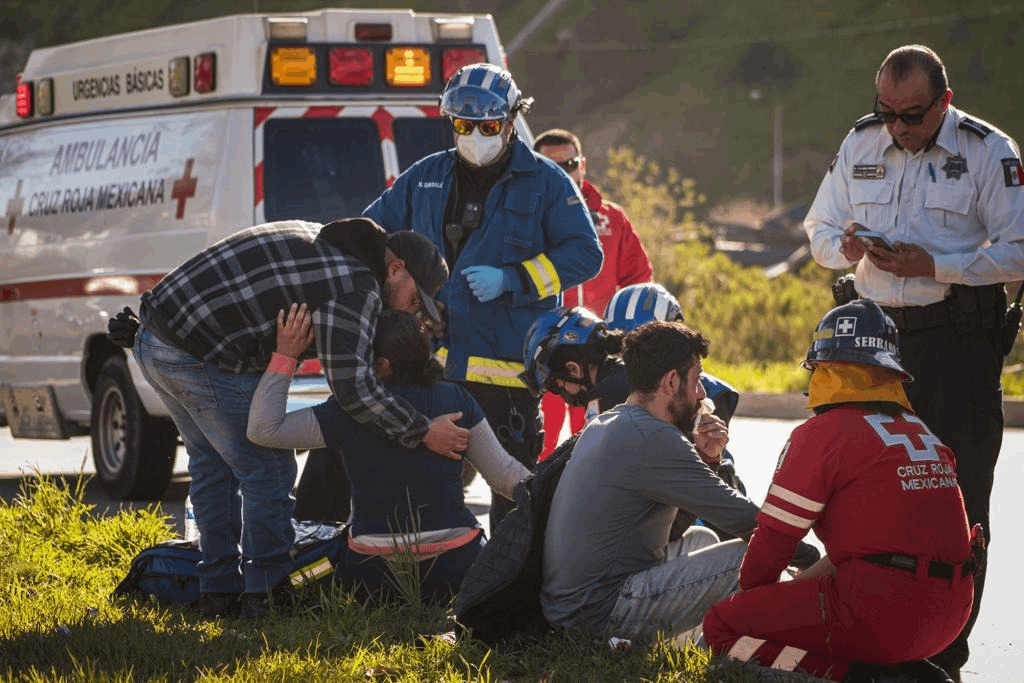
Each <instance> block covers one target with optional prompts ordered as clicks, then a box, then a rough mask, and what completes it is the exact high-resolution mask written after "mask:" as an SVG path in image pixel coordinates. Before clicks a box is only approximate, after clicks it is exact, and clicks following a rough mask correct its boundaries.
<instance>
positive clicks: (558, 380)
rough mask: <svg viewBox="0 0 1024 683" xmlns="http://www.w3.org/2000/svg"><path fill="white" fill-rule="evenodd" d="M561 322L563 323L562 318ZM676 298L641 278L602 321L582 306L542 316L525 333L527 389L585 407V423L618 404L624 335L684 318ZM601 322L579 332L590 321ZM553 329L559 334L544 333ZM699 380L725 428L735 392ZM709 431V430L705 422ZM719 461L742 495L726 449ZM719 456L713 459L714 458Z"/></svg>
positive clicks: (623, 385) (624, 385)
mask: <svg viewBox="0 0 1024 683" xmlns="http://www.w3.org/2000/svg"><path fill="white" fill-rule="evenodd" d="M562 316H564V317H565V321H564V322H561V321H560V320H559V318H560V317H562ZM683 317H684V316H683V310H682V307H681V306H680V305H679V301H678V300H677V299H676V298H675V297H674V296H673V295H672V294H671V293H670V292H669V291H668V290H667V289H665V287H664V286H662V285H660V284H657V283H654V282H645V283H639V284H633V285H628V286H626V287H623V288H622V289H620V290H619V291H618V292H616V293H615V295H614V296H613V297H612V298H611V300H610V301H609V302H608V308H607V310H606V311H605V317H604V320H601V319H600V318H598V317H597V316H596V315H594V314H593V313H591V312H590V311H587V310H586V309H583V308H580V307H574V308H571V309H563V310H562V311H561V312H551V313H548V314H545V315H544V316H542V317H541V318H538V320H537V321H536V322H535V323H534V326H533V327H532V328H531V331H530V334H528V335H527V337H526V341H525V345H524V349H523V356H524V359H525V360H524V362H525V364H526V366H527V371H526V375H525V377H526V380H527V382H528V384H529V386H530V388H531V390H533V391H535V392H536V393H538V394H540V393H543V392H545V391H548V392H551V393H555V394H558V395H559V396H561V397H562V398H563V400H565V402H566V403H568V404H569V405H571V406H573V405H580V406H586V409H587V410H586V422H590V421H591V420H593V419H594V418H595V417H596V416H597V415H599V414H601V413H603V412H605V411H606V410H608V409H610V408H612V407H614V406H616V405H618V404H619V403H622V402H623V401H624V400H626V397H627V396H628V395H629V391H630V388H629V384H628V382H627V381H626V371H625V366H624V365H623V363H622V359H621V358H619V356H618V354H619V351H620V350H621V347H622V335H624V334H625V333H627V332H631V331H632V330H634V329H636V328H637V327H639V326H640V325H643V324H644V323H648V322H651V321H654V320H660V321H663V322H682V321H683ZM591 318H592V319H594V320H597V321H599V323H600V324H598V323H593V324H590V325H588V326H587V327H586V329H588V330H590V329H592V330H593V331H592V332H590V333H588V334H586V335H584V334H581V333H579V331H578V330H579V328H581V327H582V326H583V325H584V324H585V323H587V322H588V321H589V320H590V319H591ZM551 328H557V329H559V330H561V331H562V332H561V333H560V334H557V335H552V334H550V333H547V332H545V331H546V330H548V329H551ZM700 379H701V384H703V385H704V390H705V392H706V393H707V395H708V398H709V399H711V402H712V403H713V404H714V411H713V414H714V415H716V416H718V417H719V418H721V419H722V421H723V422H724V423H725V425H726V427H728V424H729V421H730V420H731V419H732V415H733V413H734V412H735V410H736V405H737V404H738V403H739V392H738V391H736V389H735V388H733V387H732V386H731V385H730V384H728V383H727V382H725V381H724V380H721V379H719V378H717V377H715V376H713V375H709V374H707V373H704V372H702V373H701V377H700ZM706 428H707V429H713V428H714V426H713V422H709V423H708V424H707V426H706ZM718 455H720V457H721V459H720V461H719V462H717V465H716V467H717V471H718V474H719V476H720V477H722V479H723V480H725V481H726V482H727V483H728V484H729V485H730V486H732V487H733V488H735V489H737V490H739V491H740V492H742V493H745V492H746V487H745V486H744V485H743V482H742V481H741V480H740V478H739V477H738V476H737V475H736V465H735V460H734V459H733V456H732V454H731V453H730V452H729V451H728V449H723V450H722V451H721V453H720V454H718ZM716 459H717V458H716Z"/></svg>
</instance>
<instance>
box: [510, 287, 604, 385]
mask: <svg viewBox="0 0 1024 683" xmlns="http://www.w3.org/2000/svg"><path fill="white" fill-rule="evenodd" d="M607 329H608V328H607V326H606V325H605V323H604V321H603V320H601V319H600V318H598V317H597V315H596V314H595V313H593V312H592V311H589V310H587V309H586V308H583V307H582V306H573V307H572V308H565V307H563V308H556V309H555V310H553V311H548V312H547V313H544V314H543V315H541V316H540V317H539V318H537V319H536V320H535V321H534V322H533V325H531V326H530V331H529V332H527V333H526V343H525V344H523V365H524V366H525V367H526V369H525V370H524V371H523V372H522V373H521V374H520V375H519V379H521V380H522V381H523V383H524V384H525V385H526V387H527V388H528V389H529V390H530V391H531V392H533V395H534V396H540V395H541V394H542V393H544V392H545V391H547V390H548V388H549V385H550V382H551V380H553V379H559V378H562V379H569V380H571V381H574V382H579V381H580V380H579V379H575V378H571V377H565V376H563V375H562V374H561V369H557V370H555V369H552V367H551V364H550V363H551V355H552V354H553V353H554V352H555V350H556V349H558V348H560V347H563V346H586V345H587V344H590V343H593V342H595V341H598V340H600V339H601V338H603V337H604V335H605V333H606V331H607Z"/></svg>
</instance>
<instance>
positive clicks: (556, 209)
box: [363, 63, 603, 529]
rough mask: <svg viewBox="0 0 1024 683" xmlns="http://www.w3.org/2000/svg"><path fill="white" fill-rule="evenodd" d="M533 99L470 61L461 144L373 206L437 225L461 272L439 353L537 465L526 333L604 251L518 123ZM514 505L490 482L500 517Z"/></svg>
mask: <svg viewBox="0 0 1024 683" xmlns="http://www.w3.org/2000/svg"><path fill="white" fill-rule="evenodd" d="M531 104H532V99H531V98H526V97H523V95H522V92H521V91H520V89H519V87H518V86H517V85H516V82H515V80H514V79H513V78H512V75H511V74H510V73H509V72H508V71H507V70H506V69H503V68H501V67H498V66H495V65H494V64H485V63H481V64H471V65H468V66H464V67H462V68H461V69H459V70H458V71H457V72H456V73H455V74H454V75H453V76H452V77H451V79H449V81H448V83H447V85H446V86H445V89H444V91H443V93H442V95H441V101H440V111H441V114H442V116H445V117H447V118H448V119H449V120H450V122H451V125H452V129H453V130H454V132H455V148H454V149H450V150H446V151H442V152H438V153H435V154H432V155H430V156H427V157H425V158H423V159H421V160H420V161H418V162H416V163H415V164H413V165H412V166H410V167H409V168H408V169H407V170H406V171H404V172H403V173H402V174H401V175H399V176H398V178H396V179H395V182H394V184H393V185H392V186H391V187H390V188H389V189H387V190H385V191H384V193H383V194H382V195H381V196H380V197H378V198H377V199H376V200H375V201H374V202H373V203H372V204H371V205H370V206H369V207H367V209H366V210H365V211H364V212H363V215H364V216H367V217H370V218H372V219H373V220H375V221H376V222H377V223H379V224H380V225H382V226H384V228H385V229H386V230H388V231H398V230H415V231H417V232H419V233H421V234H423V235H425V236H427V237H428V238H429V239H430V240H431V241H432V242H434V244H436V245H437V247H438V248H439V249H440V250H441V251H442V253H443V254H444V255H445V258H446V260H447V262H448V264H449V266H450V268H451V272H452V273H453V277H452V278H451V279H450V280H449V281H448V282H447V283H446V285H445V286H444V287H442V288H441V290H440V291H439V292H438V298H439V299H440V301H441V303H442V304H443V309H444V310H445V314H446V317H447V320H446V325H445V326H444V327H443V328H440V327H439V328H437V329H436V330H435V334H436V335H437V337H438V344H439V348H438V349H437V354H438V357H439V358H440V359H441V360H443V362H444V363H445V366H446V376H447V378H448V379H450V380H453V381H457V382H461V383H463V385H464V386H465V387H466V388H467V389H468V390H469V391H470V393H471V394H473V396H474V397H475V398H476V399H477V401H478V402H479V403H480V405H481V407H482V408H483V411H484V414H485V415H487V418H488V421H489V422H490V423H491V425H492V427H493V428H494V431H495V433H497V434H498V435H499V437H504V444H503V445H504V446H505V447H506V448H507V449H508V451H509V452H510V453H511V454H512V455H513V457H515V458H516V459H517V460H519V461H520V462H522V463H523V464H524V465H526V466H527V467H532V466H533V464H534V463H535V462H536V459H537V455H538V454H539V452H540V449H541V444H542V437H541V434H540V428H539V424H538V422H539V420H538V413H539V402H538V400H537V397H536V396H534V395H533V394H531V393H530V392H529V391H528V390H527V388H526V385H524V384H523V382H522V380H521V379H520V377H519V375H520V373H521V372H522V371H523V366H522V355H521V353H522V343H523V338H524V337H525V336H526V333H527V331H528V330H529V328H530V325H531V324H532V323H533V321H534V320H535V319H536V318H537V317H538V316H539V315H541V314H543V313H545V312H547V311H550V310H552V309H553V308H555V306H556V305H557V303H558V295H559V294H560V293H561V292H562V291H564V290H566V289H568V288H570V287H575V286H576V285H578V284H580V283H582V282H584V281H586V280H589V279H590V278H592V277H593V276H594V275H596V274H597V273H598V271H599V270H600V269H601V263H602V259H603V254H602V251H601V244H600V241H599V240H598V237H597V233H596V231H595V228H594V224H593V221H592V220H591V217H590V213H589V212H588V211H587V207H586V203H585V201H584V199H583V196H582V195H581V194H580V191H579V188H578V187H577V186H576V184H575V183H573V181H572V180H571V179H570V178H569V177H568V176H566V175H565V173H563V172H562V170H561V169H560V168H559V167H558V165H557V164H555V163H554V162H553V161H551V160H549V159H547V158H545V157H543V156H542V155H539V154H536V153H535V152H534V151H533V150H532V149H531V148H530V146H529V145H528V144H527V143H526V142H524V141H523V140H520V139H519V137H518V134H517V133H516V128H515V124H516V120H517V118H518V116H519V115H520V114H522V113H525V112H526V111H528V110H529V108H530V105H531ZM510 507H511V503H509V502H508V501H506V500H505V499H503V498H502V497H500V496H497V495H494V494H493V493H492V497H491V514H490V522H491V529H494V528H495V527H496V526H497V523H498V521H499V520H500V519H501V518H502V517H503V516H504V514H505V512H507V511H508V510H509V509H510Z"/></svg>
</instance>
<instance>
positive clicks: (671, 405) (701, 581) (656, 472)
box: [541, 322, 819, 640]
mask: <svg viewBox="0 0 1024 683" xmlns="http://www.w3.org/2000/svg"><path fill="white" fill-rule="evenodd" d="M707 353H708V341H707V339H705V338H704V337H703V335H701V334H700V333H699V332H695V331H693V330H691V329H689V328H688V327H686V326H685V325H683V324H682V323H676V322H673V323H667V322H652V323H648V324H646V325H643V326H642V327H640V328H638V329H637V330H636V331H634V332H633V333H631V334H630V335H629V336H627V337H626V340H625V348H624V351H623V354H622V357H623V361H624V362H625V365H626V375H627V379H628V381H629V385H630V388H631V392H632V393H630V395H629V398H628V399H627V400H626V402H625V403H623V404H621V405H619V406H616V407H615V408H613V409H611V410H609V411H607V412H605V413H602V414H601V415H599V416H598V417H597V418H596V419H595V420H594V421H593V422H591V423H590V424H589V425H588V426H587V427H586V428H585V429H584V431H583V433H582V434H580V436H579V440H578V441H577V443H576V447H575V448H574V450H573V454H572V457H571V458H570V459H569V462H568V463H567V464H566V467H565V471H564V472H563V473H562V477H561V479H560V481H559V483H558V487H557V488H556V490H555V494H554V498H553V500H552V502H551V512H550V515H549V517H548V523H547V529H546V532H545V538H544V582H543V588H542V590H541V606H542V607H543V610H544V617H545V618H546V619H547V620H548V621H549V622H551V623H552V624H554V625H556V626H562V627H568V628H576V629H583V630H587V631H591V632H594V633H599V634H603V635H610V636H617V637H619V638H627V639H634V640H635V639H644V640H646V639H652V638H654V637H655V635H656V634H657V633H658V632H659V631H660V632H662V633H664V634H665V635H666V636H667V637H669V638H672V637H675V636H678V635H680V634H683V633H685V632H687V631H690V630H691V629H694V628H695V627H697V626H699V625H700V624H701V621H702V620H703V618H704V615H705V613H706V612H707V611H708V609H710V607H711V606H712V605H713V604H714V603H715V602H717V601H718V600H720V599H722V598H724V597H726V596H728V595H730V594H731V593H733V592H735V591H736V590H737V588H738V580H739V568H740V563H741V561H742V559H743V553H744V552H745V550H746V541H744V540H742V539H747V538H749V537H750V534H751V533H752V532H753V530H754V528H755V526H756V524H757V522H756V517H757V512H758V506H757V505H755V504H754V503H753V502H751V500H750V499H749V498H746V497H745V496H743V495H742V494H740V493H739V492H738V491H736V490H735V489H733V488H730V487H729V486H728V485H726V484H725V482H723V481H722V480H721V479H719V478H718V477H717V476H716V475H715V474H714V473H713V472H712V471H711V470H710V469H709V468H708V466H707V465H706V464H705V462H704V460H703V459H702V456H701V452H702V451H703V452H704V454H705V456H707V457H713V455H714V453H713V452H708V451H720V450H721V449H722V448H724V447H725V443H724V439H727V435H725V434H724V431H723V432H718V433H716V432H710V433H709V432H704V433H703V434H701V433H698V435H697V436H696V437H695V438H696V441H697V446H696V447H695V446H694V444H693V443H691V442H690V441H689V440H688V439H687V438H686V437H685V436H684V435H683V433H684V432H687V431H689V430H690V428H691V427H692V425H693V422H694V420H695V419H696V418H697V416H698V414H699V407H700V404H701V401H702V400H703V399H704V397H705V396H706V394H705V392H704V387H703V385H702V384H701V382H700V373H701V370H702V367H701V358H703V357H705V356H707ZM723 430H724V428H723ZM677 508H683V509H685V510H687V511H688V512H690V513H692V514H694V515H697V516H699V517H701V518H702V519H705V520H708V521H709V522H711V523H712V524H714V525H716V526H718V527H720V528H722V529H724V530H726V531H728V532H730V533H733V534H735V535H736V536H738V537H739V538H736V539H734V540H731V541H727V542H725V543H719V542H718V537H717V536H716V535H715V533H714V532H713V531H711V530H710V529H707V528H703V527H691V528H690V529H688V530H687V531H686V533H685V534H684V535H683V537H682V538H680V539H678V540H676V541H672V542H669V530H670V529H671V527H672V520H673V519H674V518H675V514H676V509H677ZM818 556H819V554H818V551H817V549H816V548H814V547H813V546H810V545H807V544H805V543H802V544H801V546H800V547H799V548H798V549H797V552H796V554H795V555H794V556H793V564H794V565H796V566H798V567H802V568H803V567H809V566H810V565H812V564H813V563H814V562H815V561H816V560H817V559H818Z"/></svg>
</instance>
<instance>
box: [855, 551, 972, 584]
mask: <svg viewBox="0 0 1024 683" xmlns="http://www.w3.org/2000/svg"><path fill="white" fill-rule="evenodd" d="M860 559H862V560H864V561H865V562H870V563H871V564H877V565H881V566H882V567H892V568H893V569H902V570H903V571H905V572H910V573H911V574H916V573H917V557H915V556H913V555H904V554H903V553H878V554H877V555H865V556H864V557H862V558H860ZM956 566H957V564H954V563H952V562H938V561H936V560H929V561H928V576H932V577H935V578H936V579H946V580H947V581H952V580H953V569H954V568H956ZM959 566H960V576H974V574H975V573H976V572H977V570H978V564H977V562H975V560H974V558H973V557H972V558H970V559H967V560H964V561H963V562H961V563H959Z"/></svg>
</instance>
